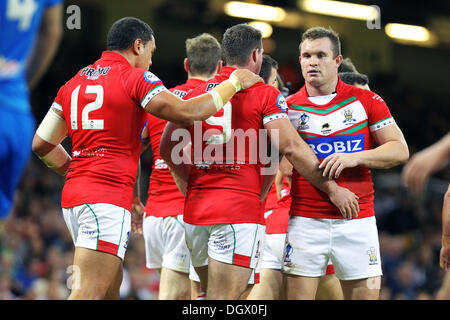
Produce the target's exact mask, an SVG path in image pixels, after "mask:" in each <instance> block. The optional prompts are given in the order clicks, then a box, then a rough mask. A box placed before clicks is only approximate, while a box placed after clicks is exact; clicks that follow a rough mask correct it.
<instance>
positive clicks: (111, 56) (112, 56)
mask: <svg viewBox="0 0 450 320" xmlns="http://www.w3.org/2000/svg"><path fill="white" fill-rule="evenodd" d="M100 59H101V60H110V61H118V62H121V63H126V64H128V65H129V66H131V64H130V63H129V62H128V60H127V59H125V57H124V56H122V55H121V54H120V53H117V52H114V51H109V50H105V51H103V52H102V57H101V58H100Z"/></svg>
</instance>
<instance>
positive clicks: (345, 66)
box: [338, 57, 358, 73]
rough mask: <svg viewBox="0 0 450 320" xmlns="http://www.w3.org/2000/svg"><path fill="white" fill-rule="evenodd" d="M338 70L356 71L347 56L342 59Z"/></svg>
mask: <svg viewBox="0 0 450 320" xmlns="http://www.w3.org/2000/svg"><path fill="white" fill-rule="evenodd" d="M338 72H356V73H357V72H358V70H356V67H355V65H354V64H353V62H352V60H351V59H350V58H349V57H347V58H344V59H342V62H341V64H340V65H339V68H338Z"/></svg>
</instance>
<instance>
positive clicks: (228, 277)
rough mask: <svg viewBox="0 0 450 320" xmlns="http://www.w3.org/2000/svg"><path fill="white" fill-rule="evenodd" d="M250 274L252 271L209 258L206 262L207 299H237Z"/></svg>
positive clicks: (242, 291) (244, 287) (243, 289)
mask: <svg viewBox="0 0 450 320" xmlns="http://www.w3.org/2000/svg"><path fill="white" fill-rule="evenodd" d="M251 272H252V270H251V269H250V268H248V267H243V266H240V265H233V264H229V263H224V262H221V261H217V260H215V259H213V258H210V259H209V261H208V288H207V295H206V297H207V299H209V300H219V299H220V300H223V299H226V300H237V299H239V298H240V296H241V295H242V293H244V291H245V289H246V288H247V285H248V280H249V278H250V274H251Z"/></svg>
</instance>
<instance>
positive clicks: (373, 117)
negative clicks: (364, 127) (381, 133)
mask: <svg viewBox="0 0 450 320" xmlns="http://www.w3.org/2000/svg"><path fill="white" fill-rule="evenodd" d="M367 99H370V101H368V103H367V105H368V106H369V107H368V110H367V118H368V120H369V128H370V132H373V131H376V130H379V129H382V128H384V127H387V126H388V125H391V124H394V123H395V120H394V118H393V117H392V115H391V112H390V111H389V108H388V106H387V105H386V103H385V102H384V100H383V99H382V98H381V97H380V96H379V95H378V94H376V93H373V92H370V95H368V97H367Z"/></svg>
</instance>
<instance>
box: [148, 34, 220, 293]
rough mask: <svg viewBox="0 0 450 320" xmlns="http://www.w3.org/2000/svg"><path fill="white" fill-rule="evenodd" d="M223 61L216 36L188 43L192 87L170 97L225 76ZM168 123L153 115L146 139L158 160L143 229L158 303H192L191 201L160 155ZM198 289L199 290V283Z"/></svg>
mask: <svg viewBox="0 0 450 320" xmlns="http://www.w3.org/2000/svg"><path fill="white" fill-rule="evenodd" d="M221 59H222V50H221V48H220V43H219V42H218V41H217V39H216V38H214V37H213V36H212V35H210V34H207V33H203V34H201V35H199V36H197V37H194V38H190V39H187V40H186V58H185V60H184V69H185V71H186V73H187V75H188V79H187V81H186V83H184V84H181V85H177V86H176V87H174V88H171V89H169V91H171V92H173V93H174V94H175V95H177V96H179V97H180V98H183V97H184V96H185V95H186V94H188V93H189V92H190V91H191V90H192V89H194V88H196V87H198V86H199V85H201V84H203V83H205V81H206V80H208V79H211V78H212V77H213V76H214V75H216V74H219V73H220V72H221V70H222V60H221ZM166 123H167V121H166V120H164V119H160V118H158V117H156V116H154V115H151V114H148V115H147V124H146V127H145V129H144V132H143V133H142V140H143V144H144V145H145V147H144V148H146V147H147V146H148V145H150V146H151V149H152V155H153V166H152V173H151V176H150V182H149V188H148V198H147V202H146V205H145V218H144V222H143V226H142V229H143V235H144V243H145V255H146V265H147V268H149V269H157V270H158V272H159V274H160V282H159V294H158V299H160V300H176V299H183V300H187V299H190V298H191V283H190V281H189V271H190V267H189V266H190V254H189V250H188V248H187V246H186V241H185V239H184V226H183V210H184V199H185V196H184V195H183V194H182V193H181V192H180V191H179V190H178V188H177V185H176V184H175V181H174V180H173V177H172V174H171V173H170V170H169V167H168V166H167V164H166V163H165V162H164V160H162V159H161V156H160V155H159V142H160V141H161V136H162V133H163V131H164V127H165V126H166ZM192 286H193V287H195V288H196V282H195V281H193V284H192ZM193 290H194V288H193ZM195 291H196V292H197V291H198V290H197V289H195ZM193 296H195V298H196V297H197V294H196V293H193Z"/></svg>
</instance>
